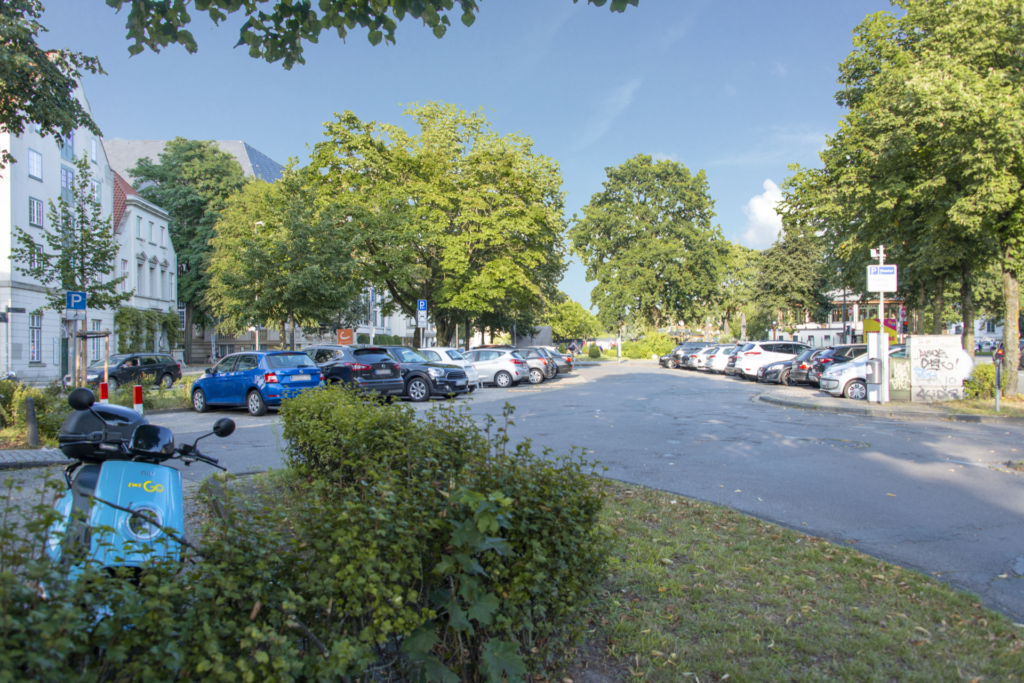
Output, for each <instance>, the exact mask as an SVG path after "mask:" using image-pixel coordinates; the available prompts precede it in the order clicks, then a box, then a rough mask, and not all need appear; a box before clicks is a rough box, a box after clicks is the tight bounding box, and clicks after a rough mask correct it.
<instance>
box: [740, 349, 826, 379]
mask: <svg viewBox="0 0 1024 683" xmlns="http://www.w3.org/2000/svg"><path fill="white" fill-rule="evenodd" d="M809 348H811V347H809V346H808V345H807V344H802V343H800V342H794V341H758V342H750V343H749V344H747V345H745V346H744V347H743V349H742V350H740V352H739V354H737V356H736V374H737V375H739V376H741V377H743V378H744V379H752V380H754V381H755V382H756V381H757V371H758V369H759V368H760V367H761V366H762V365H768V364H769V363H775V362H778V361H780V360H791V359H793V358H796V357H797V356H799V355H800V354H801V353H803V352H804V351H806V350H807V349H809Z"/></svg>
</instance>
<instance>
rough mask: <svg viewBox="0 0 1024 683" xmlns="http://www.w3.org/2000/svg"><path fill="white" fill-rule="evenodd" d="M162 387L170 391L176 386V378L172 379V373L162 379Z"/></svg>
mask: <svg viewBox="0 0 1024 683" xmlns="http://www.w3.org/2000/svg"><path fill="white" fill-rule="evenodd" d="M160 386H162V387H163V388H164V389H170V388H171V387H173V386H174V378H173V377H171V375H170V373H168V374H166V375H164V376H163V377H161V378H160Z"/></svg>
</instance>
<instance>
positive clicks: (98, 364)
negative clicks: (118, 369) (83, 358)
mask: <svg viewBox="0 0 1024 683" xmlns="http://www.w3.org/2000/svg"><path fill="white" fill-rule="evenodd" d="M128 357H129V355H128V354H123V353H122V354H119V355H117V356H111V357H110V359H109V360H108V361H107V364H108V365H109V366H110V367H113V366H115V365H120V364H121V362H122V361H124V359H126V358H128ZM89 367H90V368H102V367H103V359H102V358H100V359H99V360H94V361H93V362H91V363H89Z"/></svg>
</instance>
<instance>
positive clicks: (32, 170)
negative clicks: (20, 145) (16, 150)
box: [28, 149, 43, 180]
mask: <svg viewBox="0 0 1024 683" xmlns="http://www.w3.org/2000/svg"><path fill="white" fill-rule="evenodd" d="M28 175H29V177H30V178H35V179H36V180H42V179H43V155H42V154H40V153H39V152H37V151H35V150H34V149H30V150H29V151H28Z"/></svg>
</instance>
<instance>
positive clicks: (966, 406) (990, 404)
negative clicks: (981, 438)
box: [939, 394, 1024, 417]
mask: <svg viewBox="0 0 1024 683" xmlns="http://www.w3.org/2000/svg"><path fill="white" fill-rule="evenodd" d="M939 407H940V408H943V409H945V410H949V411H950V412H953V413H960V414H964V415H1003V416H1008V417H1024V395H1021V394H1018V395H1016V396H1008V397H1004V398H1000V399H999V407H1000V411H999V412H998V413H997V412H996V400H995V399H994V398H965V399H964V400H962V401H947V402H945V403H942V404H940V405H939Z"/></svg>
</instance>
